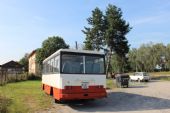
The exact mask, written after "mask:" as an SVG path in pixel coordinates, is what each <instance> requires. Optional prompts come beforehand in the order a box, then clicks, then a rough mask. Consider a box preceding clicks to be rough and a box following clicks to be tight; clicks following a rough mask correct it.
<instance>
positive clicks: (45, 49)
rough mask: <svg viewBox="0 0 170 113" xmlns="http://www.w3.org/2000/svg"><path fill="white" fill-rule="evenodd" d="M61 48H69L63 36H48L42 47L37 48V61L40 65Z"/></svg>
mask: <svg viewBox="0 0 170 113" xmlns="http://www.w3.org/2000/svg"><path fill="white" fill-rule="evenodd" d="M61 48H63V49H64V48H69V45H67V44H66V43H65V41H64V40H63V38H61V37H59V36H53V37H48V39H46V40H44V41H43V43H42V48H39V49H37V56H36V61H37V63H38V64H39V65H41V64H42V61H43V60H44V59H45V58H47V57H48V56H50V55H51V54H53V53H54V52H56V51H57V50H59V49H61Z"/></svg>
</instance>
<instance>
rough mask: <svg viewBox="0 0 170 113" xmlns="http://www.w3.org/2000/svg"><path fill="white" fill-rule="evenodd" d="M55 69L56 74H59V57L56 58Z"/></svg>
mask: <svg viewBox="0 0 170 113" xmlns="http://www.w3.org/2000/svg"><path fill="white" fill-rule="evenodd" d="M53 68H54V72H55V73H58V72H59V57H58V56H56V57H55V58H54V67H53Z"/></svg>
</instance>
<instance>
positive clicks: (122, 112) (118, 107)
mask: <svg viewBox="0 0 170 113" xmlns="http://www.w3.org/2000/svg"><path fill="white" fill-rule="evenodd" d="M89 112H95V113H170V82H166V81H150V82H148V83H136V82H133V83H130V88H118V89H114V90H108V97H107V98H104V99H98V100H94V101H92V100H91V101H71V102H65V103H64V104H56V103H54V105H53V107H52V108H49V109H46V110H44V111H39V113H89Z"/></svg>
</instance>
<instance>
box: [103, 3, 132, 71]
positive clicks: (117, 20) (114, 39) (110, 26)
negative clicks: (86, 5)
mask: <svg viewBox="0 0 170 113" xmlns="http://www.w3.org/2000/svg"><path fill="white" fill-rule="evenodd" d="M105 25H106V30H105V40H106V44H107V47H108V49H109V51H110V57H109V59H108V62H110V60H111V53H112V52H115V53H116V54H117V56H118V57H117V60H118V61H119V65H120V67H121V68H120V69H121V70H120V72H122V71H124V66H125V63H126V54H127V53H128V51H129V46H130V45H128V41H127V39H126V37H125V36H126V34H127V33H128V32H129V31H130V29H131V27H130V26H129V24H128V23H126V21H125V20H124V19H123V18H122V11H121V9H120V8H117V7H116V6H114V5H111V4H109V5H108V7H107V9H106V15H105Z"/></svg>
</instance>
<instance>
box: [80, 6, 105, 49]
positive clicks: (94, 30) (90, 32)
mask: <svg viewBox="0 0 170 113" xmlns="http://www.w3.org/2000/svg"><path fill="white" fill-rule="evenodd" d="M87 22H88V24H89V25H90V26H91V28H87V27H84V29H85V30H82V32H83V33H84V34H85V35H86V41H85V42H84V43H85V49H89V50H94V49H96V50H98V51H99V50H100V49H101V46H103V45H104V38H103V37H104V20H103V12H102V11H101V10H100V9H99V8H98V7H96V8H95V9H94V10H93V11H92V17H89V18H88V19H87Z"/></svg>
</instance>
